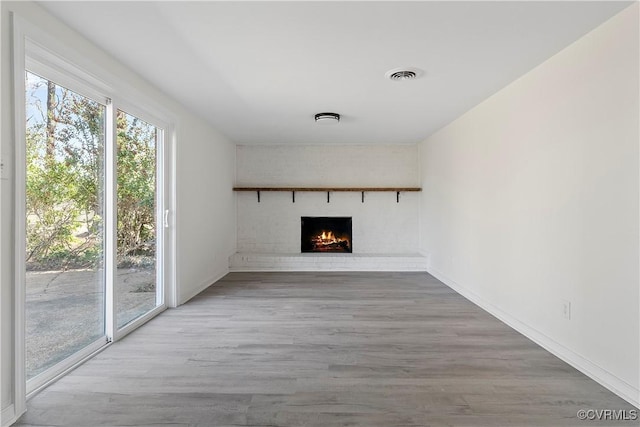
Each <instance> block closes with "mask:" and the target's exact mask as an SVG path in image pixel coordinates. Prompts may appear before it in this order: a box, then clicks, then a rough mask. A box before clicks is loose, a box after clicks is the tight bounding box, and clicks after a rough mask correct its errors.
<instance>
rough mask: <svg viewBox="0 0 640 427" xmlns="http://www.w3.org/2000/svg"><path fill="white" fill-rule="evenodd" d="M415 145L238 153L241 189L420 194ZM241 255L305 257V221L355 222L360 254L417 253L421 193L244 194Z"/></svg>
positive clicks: (276, 148)
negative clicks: (341, 189) (357, 189)
mask: <svg viewBox="0 0 640 427" xmlns="http://www.w3.org/2000/svg"><path fill="white" fill-rule="evenodd" d="M419 175H420V173H419V166H418V149H417V146H416V145H397V146H353V145H331V146H314V145H302V146H295V147H292V146H238V147H237V180H236V182H237V184H238V186H248V187H259V186H263V187H270V186H273V187H417V186H418V182H419ZM237 200H238V223H237V225H238V232H237V233H238V246H237V247H238V252H245V253H269V254H278V253H289V254H291V253H300V217H301V216H350V217H353V252H354V253H360V254H374V253H375V254H382V253H384V254H409V253H417V252H418V234H417V233H416V230H417V227H418V206H419V200H420V193H409V192H407V193H401V195H400V203H396V193H365V202H364V203H362V199H361V193H340V192H334V193H331V194H330V203H327V194H326V193H305V192H297V193H296V201H295V203H293V202H292V195H291V193H266V192H263V193H261V202H260V203H258V201H257V196H256V193H254V192H248V193H239V194H238V197H237Z"/></svg>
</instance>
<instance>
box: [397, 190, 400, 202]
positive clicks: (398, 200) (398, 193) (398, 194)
mask: <svg viewBox="0 0 640 427" xmlns="http://www.w3.org/2000/svg"><path fill="white" fill-rule="evenodd" d="M396 203H400V192H399V191H396Z"/></svg>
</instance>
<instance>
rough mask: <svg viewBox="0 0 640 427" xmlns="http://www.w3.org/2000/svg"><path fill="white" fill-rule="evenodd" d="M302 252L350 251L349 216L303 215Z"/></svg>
mask: <svg viewBox="0 0 640 427" xmlns="http://www.w3.org/2000/svg"><path fill="white" fill-rule="evenodd" d="M300 223H301V225H302V228H301V233H300V248H301V250H302V252H346V253H351V252H352V248H353V246H352V240H351V217H340V216H334V217H329V216H303V217H302V218H301V221H300Z"/></svg>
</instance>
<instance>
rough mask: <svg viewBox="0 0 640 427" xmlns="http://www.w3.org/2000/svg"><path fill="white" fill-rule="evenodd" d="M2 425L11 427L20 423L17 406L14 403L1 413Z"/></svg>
mask: <svg viewBox="0 0 640 427" xmlns="http://www.w3.org/2000/svg"><path fill="white" fill-rule="evenodd" d="M0 421H1V423H0V425H2V427H9V426H10V425H11V424H13V423H15V422H16V421H18V414H16V409H15V406H13V403H12V404H11V405H9V406H7V407H6V408H4V409H3V410H2V413H0Z"/></svg>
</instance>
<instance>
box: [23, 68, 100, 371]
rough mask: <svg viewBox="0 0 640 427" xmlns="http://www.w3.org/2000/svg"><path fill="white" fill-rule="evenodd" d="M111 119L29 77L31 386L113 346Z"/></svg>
mask: <svg viewBox="0 0 640 427" xmlns="http://www.w3.org/2000/svg"><path fill="white" fill-rule="evenodd" d="M105 113H106V107H105V105H103V104H101V103H99V102H96V101H93V100H91V99H89V98H86V97H84V96H82V95H80V94H78V93H75V92H73V91H71V90H69V89H67V88H65V87H62V86H60V85H58V84H56V83H54V82H52V81H50V80H47V79H45V78H42V77H40V76H38V75H36V74H33V73H31V72H27V73H26V215H27V217H26V255H25V257H26V258H25V259H26V265H25V268H26V307H25V310H26V311H25V315H26V336H25V343H26V374H27V379H31V378H33V377H35V376H36V375H38V374H40V373H42V372H44V371H46V370H47V369H49V368H51V367H53V366H54V365H56V364H57V363H58V362H61V361H63V360H64V359H67V358H68V357H69V356H72V355H74V354H76V353H77V352H78V351H80V350H82V349H84V348H86V347H87V346H89V345H90V344H92V343H95V342H96V341H97V340H99V339H101V338H104V339H105V342H106V338H105V280H104V277H105V275H104V228H103V223H104V222H103V212H104V190H103V189H104V152H105V151H104V147H105V132H104V130H105Z"/></svg>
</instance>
